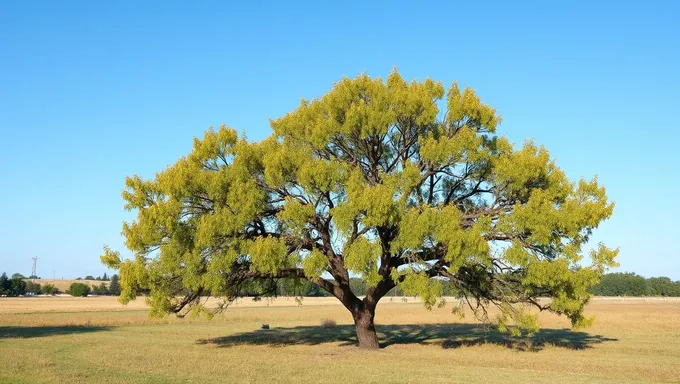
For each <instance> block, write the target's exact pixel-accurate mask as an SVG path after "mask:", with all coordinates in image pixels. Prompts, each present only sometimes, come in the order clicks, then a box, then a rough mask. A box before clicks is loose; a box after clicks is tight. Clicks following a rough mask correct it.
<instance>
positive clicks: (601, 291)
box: [591, 272, 652, 296]
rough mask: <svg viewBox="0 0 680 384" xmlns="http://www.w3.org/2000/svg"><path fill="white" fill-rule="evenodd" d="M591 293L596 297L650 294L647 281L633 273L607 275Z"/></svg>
mask: <svg viewBox="0 0 680 384" xmlns="http://www.w3.org/2000/svg"><path fill="white" fill-rule="evenodd" d="M591 292H592V293H593V294H595V295H597V296H648V295H650V294H652V291H651V288H650V286H649V284H648V282H647V280H646V279H645V278H644V277H642V276H640V275H637V274H635V273H621V272H617V273H609V274H606V275H604V276H603V277H602V279H601V280H600V283H599V284H597V285H595V286H593V287H592V289H591Z"/></svg>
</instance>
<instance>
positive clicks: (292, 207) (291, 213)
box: [276, 197, 315, 235]
mask: <svg viewBox="0 0 680 384" xmlns="http://www.w3.org/2000/svg"><path fill="white" fill-rule="evenodd" d="M314 214H315V211H314V207H313V206H312V205H311V204H302V203H301V202H300V201H298V200H296V199H293V198H290V197H288V198H286V202H285V204H284V205H283V209H282V210H281V212H279V213H278V214H277V215H276V216H277V217H278V218H279V219H281V220H282V221H283V222H285V223H286V224H287V225H288V226H289V227H290V228H292V229H293V231H294V232H295V233H296V234H298V235H299V233H300V232H301V231H302V230H303V229H304V228H305V225H306V224H307V223H308V222H309V220H310V218H311V217H312V216H314Z"/></svg>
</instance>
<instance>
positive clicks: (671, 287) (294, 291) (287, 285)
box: [240, 272, 680, 297]
mask: <svg viewBox="0 0 680 384" xmlns="http://www.w3.org/2000/svg"><path fill="white" fill-rule="evenodd" d="M350 287H351V288H352V291H353V292H354V294H356V295H357V296H364V295H365V294H366V290H367V287H366V282H365V281H364V280H363V279H360V278H351V279H350ZM442 288H443V293H444V296H458V295H457V292H456V287H455V285H454V284H453V283H452V282H450V281H442ZM243 289H244V290H243V291H241V292H240V295H241V296H251V297H259V296H261V295H264V294H270V295H271V294H275V295H276V296H310V297H314V296H329V294H328V293H327V292H326V291H323V290H321V289H320V288H319V287H318V286H316V285H314V284H312V283H310V282H308V281H306V280H300V279H295V278H286V279H279V280H277V281H275V282H274V281H271V282H266V283H258V284H255V283H252V284H245V285H244V288H243ZM590 293H592V294H593V295H595V296H661V297H680V281H673V280H671V279H670V278H668V277H651V278H645V277H643V276H640V275H637V274H635V273H621V272H617V273H609V274H606V275H605V276H604V277H603V278H602V280H601V281H600V283H599V284H598V285H595V286H593V287H592V288H591V289H590ZM386 296H388V297H389V296H405V295H404V293H403V292H402V291H401V289H399V287H395V288H393V289H392V290H391V291H390V292H389V293H388V294H387V295H386Z"/></svg>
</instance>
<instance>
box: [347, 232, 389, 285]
mask: <svg viewBox="0 0 680 384" xmlns="http://www.w3.org/2000/svg"><path fill="white" fill-rule="evenodd" d="M381 253H382V247H381V246H380V243H379V242H377V241H370V240H368V239H366V238H365V237H359V238H357V239H356V240H354V241H353V242H351V243H350V244H348V245H347V246H346V247H345V250H344V255H345V266H346V267H347V269H348V270H349V271H350V272H355V273H360V274H362V275H363V277H364V279H365V280H366V285H367V286H368V287H374V286H375V285H376V284H378V283H379V282H380V280H382V277H381V276H380V275H379V274H378V271H377V265H378V258H379V257H380V254H381Z"/></svg>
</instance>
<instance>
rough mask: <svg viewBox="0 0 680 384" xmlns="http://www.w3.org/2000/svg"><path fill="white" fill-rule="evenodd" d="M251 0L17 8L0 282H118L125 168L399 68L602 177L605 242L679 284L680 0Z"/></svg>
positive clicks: (7, 90) (6, 84) (5, 126)
mask: <svg viewBox="0 0 680 384" xmlns="http://www.w3.org/2000/svg"><path fill="white" fill-rule="evenodd" d="M246 3H248V2H241V4H239V5H237V4H236V2H226V1H225V2H223V1H214V2H211V1H199V2H187V1H163V2H161V1H143V2H137V1H82V2H74V1H64V2H55V1H30V0H26V1H23V0H8V1H2V2H0V130H1V131H2V132H1V133H2V135H1V136H0V180H1V181H2V183H1V187H0V201H2V205H3V207H4V208H3V212H2V215H1V216H0V271H7V272H9V273H13V272H17V271H18V272H21V273H24V274H29V273H30V271H31V257H33V256H38V257H40V260H39V262H38V272H39V275H41V276H43V277H46V278H47V277H50V278H51V277H52V274H53V272H52V271H53V270H54V271H56V276H57V277H65V278H69V277H75V276H83V275H86V274H92V275H99V274H101V273H103V272H104V271H105V268H104V267H103V266H102V265H100V263H99V258H98V256H99V254H100V253H101V249H102V245H103V244H109V245H110V246H112V247H113V248H117V249H120V250H124V246H123V240H122V238H121V236H120V230H121V224H122V222H123V221H124V220H129V219H131V218H132V217H133V216H132V214H130V213H127V212H125V211H124V210H123V201H122V199H121V197H120V192H121V190H122V187H123V183H124V178H125V176H126V175H132V174H135V173H137V174H140V175H142V176H145V177H150V176H153V174H154V172H156V171H159V170H161V169H162V168H164V167H165V166H166V165H169V164H171V163H173V162H174V161H175V160H176V159H177V158H178V157H180V156H182V155H184V154H186V153H187V152H188V151H189V150H190V149H191V143H192V137H194V136H199V135H201V134H202V132H203V131H204V130H205V129H206V128H208V127H209V126H210V125H215V126H217V125H219V124H221V123H226V124H227V125H230V126H232V127H234V128H236V129H238V130H240V131H245V132H246V133H247V135H248V137H249V138H251V139H255V140H259V139H262V138H263V137H265V136H267V135H268V133H269V130H270V128H269V125H268V118H275V117H277V116H280V115H282V114H284V113H286V112H287V111H290V110H291V109H292V108H294V107H295V106H297V105H298V103H299V100H300V98H301V97H305V98H313V97H315V96H320V95H322V94H323V93H324V92H325V91H326V90H328V89H329V88H330V87H331V86H332V84H333V83H334V82H335V81H337V80H339V79H340V78H341V77H342V76H343V75H347V76H354V75H357V74H359V73H361V72H366V73H368V74H369V75H372V76H386V75H387V74H389V72H390V70H391V69H392V67H393V66H397V67H398V68H399V70H400V71H401V72H402V74H403V75H404V76H405V77H406V78H409V79H414V78H415V79H423V78H425V77H431V78H434V79H438V80H442V81H443V82H444V83H445V84H447V85H448V84H449V83H450V82H451V81H452V80H458V81H459V82H460V83H461V84H463V85H470V86H472V87H473V88H475V89H476V90H477V92H478V94H479V95H481V97H482V99H483V100H485V101H486V102H488V103H490V104H491V105H493V106H495V107H496V108H497V109H498V111H499V112H500V113H501V114H502V115H503V117H504V123H503V124H502V126H501V127H500V130H499V133H501V134H504V135H507V136H508V137H510V139H511V140H512V141H515V142H517V143H522V142H523V140H524V139H525V138H534V139H535V141H536V142H538V143H540V144H544V145H545V146H547V147H548V148H549V150H550V151H551V153H552V155H553V156H554V157H555V158H556V159H557V162H558V164H559V165H560V166H561V167H562V168H563V169H565V171H566V172H567V173H568V175H569V176H570V177H571V178H573V179H577V178H578V177H581V176H585V177H588V178H590V177H591V176H593V175H596V174H597V175H599V180H600V181H601V182H602V183H603V184H604V185H605V186H606V187H607V190H608V193H609V196H610V197H611V199H613V200H614V201H616V210H615V212H614V216H613V218H612V219H611V220H610V221H608V222H606V223H605V224H604V225H602V226H601V227H600V229H599V230H598V231H597V234H596V237H595V239H594V240H595V241H604V242H605V243H606V244H607V245H609V246H613V247H620V248H621V253H620V258H619V261H620V263H621V268H620V270H623V271H634V272H637V273H640V274H642V275H645V276H652V275H666V276H670V277H671V278H673V279H680V257H679V256H680V251H678V248H677V244H678V242H677V238H676V237H675V236H678V234H677V230H678V228H679V226H678V217H679V216H680V204H678V203H677V201H676V199H675V195H676V194H677V193H678V190H680V177H679V176H680V171H679V170H678V164H680V161H678V160H676V157H677V156H678V152H677V151H678V145H679V144H680V129H679V123H678V112H680V74H679V72H678V69H679V68H680V27H678V24H677V16H678V15H679V14H680V6H679V5H678V4H680V3H677V2H671V1H669V2H666V3H662V2H654V1H639V2H626V1H623V2H621V1H611V2H605V1H593V2H591V1H584V2H582V3H577V2H573V1H538V2H535V3H527V2H505V1H499V2H496V3H495V2H471V1H468V2H442V3H426V2H422V4H417V3H415V2H399V1H390V2H384V3H374V4H373V5H364V4H362V3H361V2H337V4H335V5H328V4H324V3H325V2H319V1H314V2H309V3H308V4H292V3H293V2H279V3H275V2H272V3H265V2H252V5H245V4H246ZM453 3H456V4H453ZM519 3H523V5H520V4H519ZM190 4H191V5H190ZM674 164H675V165H674ZM124 254H126V255H129V253H125V252H124Z"/></svg>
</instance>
